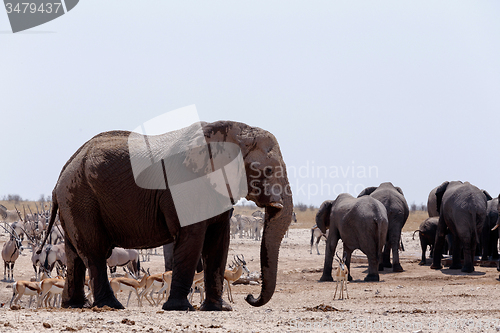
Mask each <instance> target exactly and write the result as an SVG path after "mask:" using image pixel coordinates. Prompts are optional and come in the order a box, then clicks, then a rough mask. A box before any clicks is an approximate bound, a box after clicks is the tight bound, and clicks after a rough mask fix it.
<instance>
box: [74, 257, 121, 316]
mask: <svg viewBox="0 0 500 333" xmlns="http://www.w3.org/2000/svg"><path fill="white" fill-rule="evenodd" d="M88 266H89V272H90V279H91V283H92V286H93V288H92V290H93V292H94V304H93V306H97V307H99V308H102V307H104V306H109V307H110V308H112V309H124V306H123V305H122V304H121V303H120V302H119V301H118V300H117V299H116V297H115V294H114V293H113V290H112V289H111V286H110V284H109V281H108V274H107V270H106V257H105V256H104V255H103V256H97V255H94V256H92V257H91V258H89V259H88ZM82 290H83V288H82Z"/></svg>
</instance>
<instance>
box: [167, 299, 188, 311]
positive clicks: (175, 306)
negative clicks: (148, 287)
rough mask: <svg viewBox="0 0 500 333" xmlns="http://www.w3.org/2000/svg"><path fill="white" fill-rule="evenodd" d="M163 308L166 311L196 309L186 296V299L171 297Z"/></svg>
mask: <svg viewBox="0 0 500 333" xmlns="http://www.w3.org/2000/svg"><path fill="white" fill-rule="evenodd" d="M162 309H163V310H165V311H194V308H193V306H192V305H191V303H189V301H188V300H187V299H186V298H184V299H172V298H169V299H168V301H166V302H165V303H164V304H163V306H162Z"/></svg>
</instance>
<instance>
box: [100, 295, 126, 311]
mask: <svg viewBox="0 0 500 333" xmlns="http://www.w3.org/2000/svg"><path fill="white" fill-rule="evenodd" d="M93 306H96V307H98V308H103V307H105V306H109V307H110V308H112V309H117V310H122V309H125V307H124V306H123V305H122V303H120V302H119V301H118V300H117V299H116V297H115V296H114V295H113V296H111V297H107V298H103V299H101V300H98V301H95V302H94V304H93Z"/></svg>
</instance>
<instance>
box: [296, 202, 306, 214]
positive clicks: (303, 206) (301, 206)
mask: <svg viewBox="0 0 500 333" xmlns="http://www.w3.org/2000/svg"><path fill="white" fill-rule="evenodd" d="M293 207H294V208H295V209H297V210H298V211H299V212H305V211H306V210H307V205H306V204H304V203H302V202H298V203H296V204H295V205H293Z"/></svg>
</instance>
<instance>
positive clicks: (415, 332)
mask: <svg viewBox="0 0 500 333" xmlns="http://www.w3.org/2000/svg"><path fill="white" fill-rule="evenodd" d="M413 333H422V330H418V331H413Z"/></svg>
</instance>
